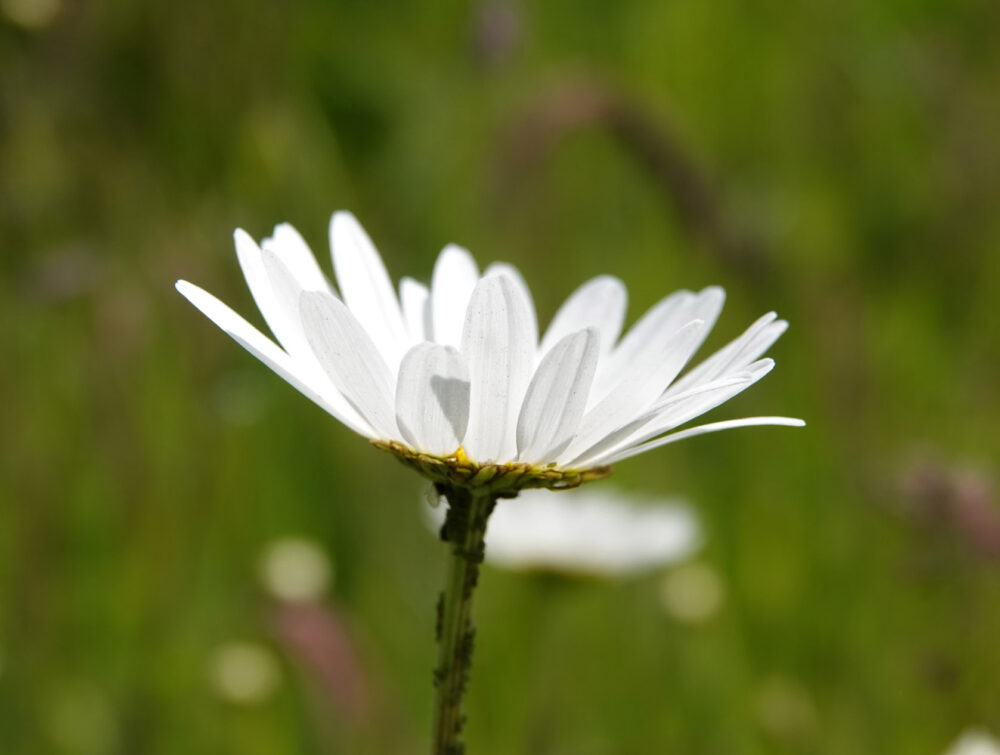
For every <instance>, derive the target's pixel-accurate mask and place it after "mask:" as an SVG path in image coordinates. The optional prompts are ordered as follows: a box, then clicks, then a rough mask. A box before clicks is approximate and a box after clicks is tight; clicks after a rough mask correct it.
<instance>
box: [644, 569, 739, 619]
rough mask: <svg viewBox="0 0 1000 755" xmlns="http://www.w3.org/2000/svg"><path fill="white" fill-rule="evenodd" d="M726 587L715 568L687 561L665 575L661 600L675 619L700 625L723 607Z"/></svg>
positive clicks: (661, 589) (661, 588)
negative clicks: (687, 562)
mask: <svg viewBox="0 0 1000 755" xmlns="http://www.w3.org/2000/svg"><path fill="white" fill-rule="evenodd" d="M725 596H726V589H725V586H724V585H723V584H722V579H721V578H720V577H719V575H718V574H717V573H716V571H715V570H714V569H713V568H712V567H710V566H708V565H706V564H687V565H684V566H681V567H679V568H677V569H675V570H674V571H671V572H670V573H669V574H666V575H664V577H663V581H662V583H661V584H660V603H661V605H662V606H663V608H664V610H665V611H666V612H667V613H668V614H670V615H671V616H672V617H673V618H674V619H676V620H678V621H682V622H684V623H686V624H702V623H704V622H706V621H708V620H709V619H711V618H712V617H713V616H715V615H716V614H717V613H718V612H719V609H720V608H722V603H723V601H724V600H725Z"/></svg>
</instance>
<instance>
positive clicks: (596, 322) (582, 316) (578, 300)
mask: <svg viewBox="0 0 1000 755" xmlns="http://www.w3.org/2000/svg"><path fill="white" fill-rule="evenodd" d="M627 305H628V292H627V291H626V289H625V284H624V283H622V282H621V281H620V280H618V278H615V277H613V276H611V275H599V276H598V277H596V278H592V279H590V280H589V281H587V282H586V283H584V284H583V285H582V286H580V287H579V288H578V289H577V290H576V291H574V292H573V293H572V294H570V297H569V298H568V299H567V300H566V301H565V302H564V303H563V305H562V306H561V307H559V311H558V312H556V316H555V317H553V318H552V324H551V325H549V328H548V330H546V331H545V336H544V337H543V338H542V343H541V346H539V352H540V353H541V354H545V353H546V352H547V351H548V350H549V349H551V348H552V347H553V346H555V345H556V343H558V342H559V341H560V340H562V339H563V338H565V337H566V336H567V335H569V334H570V333H575V332H576V331H578V330H582V329H583V328H591V327H593V328H597V330H598V332H599V333H600V348H601V354H606V353H607V352H608V351H610V350H611V347H612V346H614V345H615V342H616V341H617V340H618V336H619V335H621V332H622V325H623V324H624V322H625V309H626V307H627Z"/></svg>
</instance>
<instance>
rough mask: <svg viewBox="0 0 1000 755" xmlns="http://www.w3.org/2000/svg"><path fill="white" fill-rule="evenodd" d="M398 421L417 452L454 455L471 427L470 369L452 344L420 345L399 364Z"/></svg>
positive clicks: (400, 428)
mask: <svg viewBox="0 0 1000 755" xmlns="http://www.w3.org/2000/svg"><path fill="white" fill-rule="evenodd" d="M396 423H397V424H398V425H399V432H400V433H402V435H403V439H404V440H405V441H406V442H407V443H409V444H410V446H412V447H413V448H415V449H417V450H418V451H425V452H426V453H429V454H434V455H435V456H448V455H450V454H453V453H454V452H455V451H456V450H457V449H458V447H459V446H460V445H461V443H462V439H463V438H464V437H465V429H466V427H467V426H468V423H469V371H468V368H467V367H466V365H465V360H464V359H462V356H461V354H459V353H458V350H457V349H455V347H453V346H443V345H440V344H432V343H420V344H417V345H416V346H414V347H413V348H411V349H410V350H409V351H408V352H406V355H405V356H404V357H403V361H402V362H401V363H400V365H399V379H398V380H397V381H396Z"/></svg>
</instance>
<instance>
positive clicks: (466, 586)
mask: <svg viewBox="0 0 1000 755" xmlns="http://www.w3.org/2000/svg"><path fill="white" fill-rule="evenodd" d="M438 492H439V493H441V494H442V495H444V496H445V497H447V499H448V514H447V518H446V519H445V523H444V526H443V527H442V528H441V539H442V540H444V541H445V542H446V543H448V544H449V545H450V546H451V554H450V561H449V565H448V578H447V582H446V583H445V588H444V591H443V592H442V593H441V597H440V598H439V599H438V607H437V642H438V664H437V668H436V669H435V670H434V688H435V694H434V742H433V750H432V753H433V755H462V753H464V752H465V746H464V745H463V744H462V741H461V735H462V727H463V725H464V724H465V716H464V715H463V713H462V697H463V695H464V694H465V687H466V684H467V683H468V681H469V668H470V667H471V665H472V645H473V640H474V637H475V629H474V627H473V624H472V594H473V592H474V591H475V589H476V582H478V580H479V565H480V564H481V563H482V561H483V554H484V553H485V550H486V548H485V545H484V543H483V537H484V536H485V535H486V522H487V520H488V519H489V516H490V513H492V511H493V506H494V504H495V503H496V500H495V499H494V498H493V496H491V495H490V494H489V493H488V492H487V491H485V490H475V489H469V488H462V487H447V488H445V487H440V488H439V489H438Z"/></svg>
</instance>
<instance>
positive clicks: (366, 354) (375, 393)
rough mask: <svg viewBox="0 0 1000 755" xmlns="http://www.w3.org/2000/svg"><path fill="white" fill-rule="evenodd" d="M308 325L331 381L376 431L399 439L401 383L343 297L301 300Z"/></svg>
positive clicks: (312, 296)
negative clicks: (397, 393)
mask: <svg viewBox="0 0 1000 755" xmlns="http://www.w3.org/2000/svg"><path fill="white" fill-rule="evenodd" d="M299 308H300V310H301V316H302V325H303V327H304V328H305V332H306V338H308V339H309V345H310V346H312V349H313V352H314V353H315V354H316V358H317V359H318V360H319V363H320V365H322V367H323V369H324V370H326V373H327V375H329V377H330V380H332V381H333V384H334V385H335V386H336V387H337V389H338V390H339V391H340V392H341V393H342V394H343V396H344V398H346V399H347V400H348V401H349V402H350V403H351V405H352V406H353V407H354V408H355V409H356V410H357V412H358V413H359V414H360V415H361V416H362V417H364V418H365V419H366V420H367V421H368V423H369V424H370V425H371V426H372V428H373V429H374V430H375V432H376V437H378V438H382V439H387V440H391V439H394V438H396V437H397V432H398V430H397V427H396V413H395V411H394V410H393V402H394V395H395V383H394V380H393V376H392V374H391V373H390V372H389V368H388V367H387V366H386V364H385V361H384V360H383V359H382V356H381V355H380V354H379V352H378V350H377V349H376V348H375V344H374V343H372V339H371V337H370V336H369V335H368V334H367V333H366V332H365V330H364V328H362V327H361V325H360V324H359V323H358V321H357V320H356V319H355V318H354V315H353V314H351V312H350V310H348V309H347V307H346V306H345V305H344V304H343V303H342V302H341V301H340V300H339V299H337V298H335V297H333V296H330V295H329V294H324V293H322V292H316V291H307V292H306V293H303V294H302V296H301V298H300V300H299Z"/></svg>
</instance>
